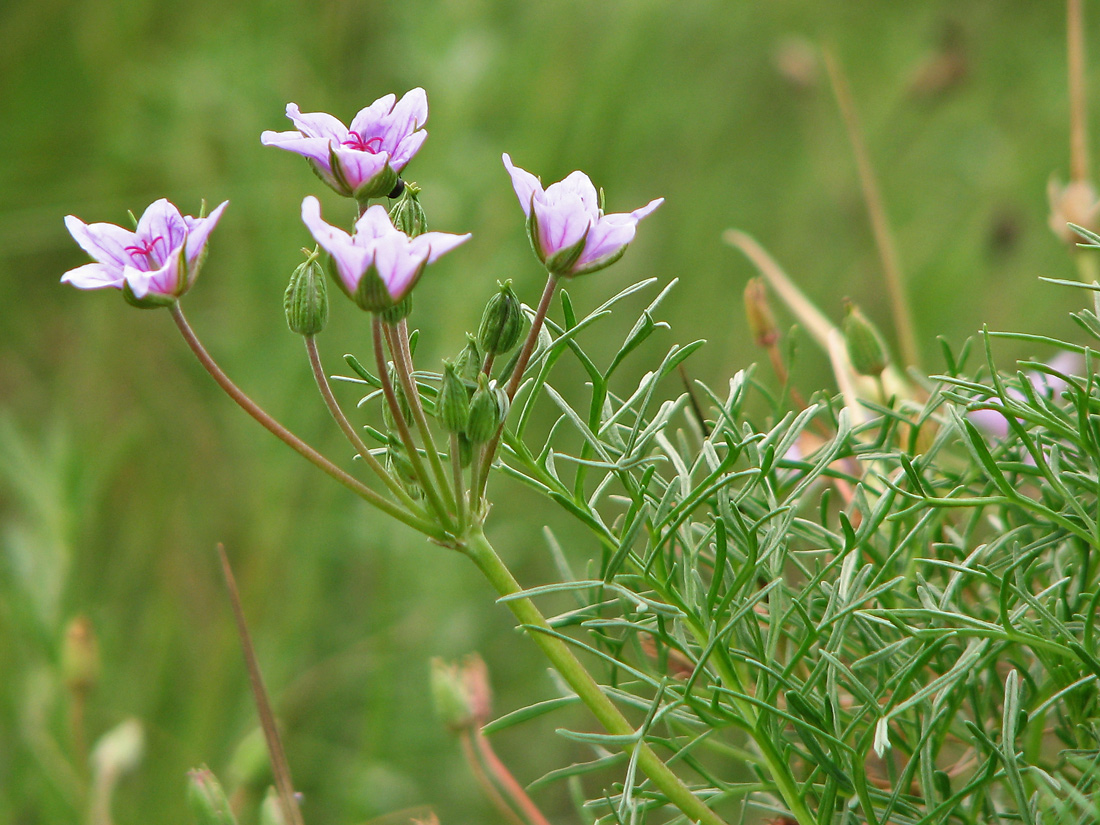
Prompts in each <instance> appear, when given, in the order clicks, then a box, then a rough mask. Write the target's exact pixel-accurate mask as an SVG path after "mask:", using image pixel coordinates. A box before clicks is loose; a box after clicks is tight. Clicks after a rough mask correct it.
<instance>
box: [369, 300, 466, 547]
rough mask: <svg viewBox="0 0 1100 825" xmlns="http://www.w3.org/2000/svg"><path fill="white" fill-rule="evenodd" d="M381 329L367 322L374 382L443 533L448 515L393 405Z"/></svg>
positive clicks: (375, 322)
mask: <svg viewBox="0 0 1100 825" xmlns="http://www.w3.org/2000/svg"><path fill="white" fill-rule="evenodd" d="M382 328H383V323H382V319H381V318H379V317H378V316H377V315H375V316H374V318H373V319H372V321H371V333H372V336H373V342H374V359H375V364H376V365H377V367H378V380H379V381H380V382H381V384H382V393H383V394H384V395H385V396H386V403H387V404H388V405H389V407H390V413H391V414H392V415H393V421H394V424H395V425H396V427H397V433H398V435H399V436H400V437H401V443H402V444H404V445H405V451H406V452H407V453H408V454H409V462H410V463H411V464H412V468H413V472H414V473H415V474H416V479H417V481H418V482H419V483H420V486H421V487H423V488H424V495H425V496H427V498H428V503H429V504H431V506H432V509H433V510H434V511H435V514H436V517H437V518H438V519H439V520H440V521H441V522H442V523H443V524H444V526H445V527H446V529H447V530H448V531H450V530H452V529H453V527H454V525H453V524H452V523H451V517H450V514H449V513H448V512H447V508H446V507H445V506H444V505H443V501H442V500H441V499H440V498H439V491H438V490H436V488H435V482H433V481H432V478H431V476H429V475H428V472H427V470H426V469H425V468H424V462H423V461H421V460H420V452H419V451H418V450H417V448H416V442H415V441H414V440H413V437H412V433H411V432H409V425H408V422H406V421H405V416H404V415H403V414H402V413H401V405H400V404H399V403H397V394H396V393H395V392H394V391H393V382H392V381H390V371H389V368H388V367H387V366H386V353H385V350H384V349H383V346H384V345H383V343H382ZM394 360H395V361H396V360H397V356H396V355H394Z"/></svg>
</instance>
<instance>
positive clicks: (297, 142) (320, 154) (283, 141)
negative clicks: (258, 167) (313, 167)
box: [260, 131, 332, 172]
mask: <svg viewBox="0 0 1100 825" xmlns="http://www.w3.org/2000/svg"><path fill="white" fill-rule="evenodd" d="M260 143H262V144H263V145H264V146H274V147H276V148H278V149H286V150H287V151H288V152H294V153H296V154H299V155H301V156H302V157H304V158H307V159H308V160H311V161H313V162H314V163H316V164H318V165H319V166H321V167H322V168H323V169H324V170H325V171H326V172H331V171H332V170H331V168H330V167H329V162H330V161H329V147H330V146H331V145H332V144H331V143H330V142H329V140H328V138H320V137H302V135H301V133H300V132H270V131H269V132H264V133H263V134H262V135H260Z"/></svg>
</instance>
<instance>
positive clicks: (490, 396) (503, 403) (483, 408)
mask: <svg viewBox="0 0 1100 825" xmlns="http://www.w3.org/2000/svg"><path fill="white" fill-rule="evenodd" d="M507 414H508V396H507V394H505V392H504V390H503V389H501V388H500V387H498V386H497V385H496V384H495V383H494V384H493V385H492V386H490V385H489V381H488V379H487V378H486V377H485V375H484V374H482V375H479V376H478V383H477V389H476V390H475V391H474V397H473V398H472V399H470V417H469V418H468V419H467V421H466V437H467V438H468V439H470V441H471V442H472V443H474V444H484V443H485V442H486V441H488V440H489V439H490V438H492V437H493V434H494V433H496V431H497V429H498V428H499V427H500V425H501V422H502V421H504V417H505V416H506V415H507Z"/></svg>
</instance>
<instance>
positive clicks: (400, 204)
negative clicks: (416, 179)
mask: <svg viewBox="0 0 1100 825" xmlns="http://www.w3.org/2000/svg"><path fill="white" fill-rule="evenodd" d="M402 190H403V191H402V192H401V194H400V197H399V198H398V200H397V203H395V204H394V205H393V209H391V210H390V221H391V222H392V223H393V225H394V226H395V227H397V228H398V229H400V230H401V231H402V232H404V233H405V234H406V235H408V236H409V237H410V238H415V237H416V236H417V235H423V234H424V233H425V232H427V231H428V219H427V217H426V216H425V215H424V207H423V206H421V205H420V197H419V195H420V187H419V186H417V185H416V184H415V183H408V182H406V183H405V184H404V186H403V187H402Z"/></svg>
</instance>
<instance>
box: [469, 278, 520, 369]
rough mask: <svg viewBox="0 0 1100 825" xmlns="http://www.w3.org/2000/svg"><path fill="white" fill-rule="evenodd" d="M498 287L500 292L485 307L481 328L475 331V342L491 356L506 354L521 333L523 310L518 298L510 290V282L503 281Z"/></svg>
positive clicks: (516, 342)
mask: <svg viewBox="0 0 1100 825" xmlns="http://www.w3.org/2000/svg"><path fill="white" fill-rule="evenodd" d="M498 283H499V282H498ZM499 286H500V291H499V292H497V293H496V294H495V295H494V296H493V297H492V298H490V299H489V303H488V304H486V305H485V312H484V313H482V316H481V326H480V327H478V330H477V341H478V343H479V344H480V345H481V349H482V350H483V351H484V352H486V353H489V354H491V355H500V354H501V353H504V352H508V350H510V349H512V347H514V346H515V345H516V344H518V343H519V337H520V335H521V334H522V333H523V310H522V309H520V305H519V298H518V297H516V293H515V292H514V291H513V290H512V282H511V281H505V282H504V283H503V284H499Z"/></svg>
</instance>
